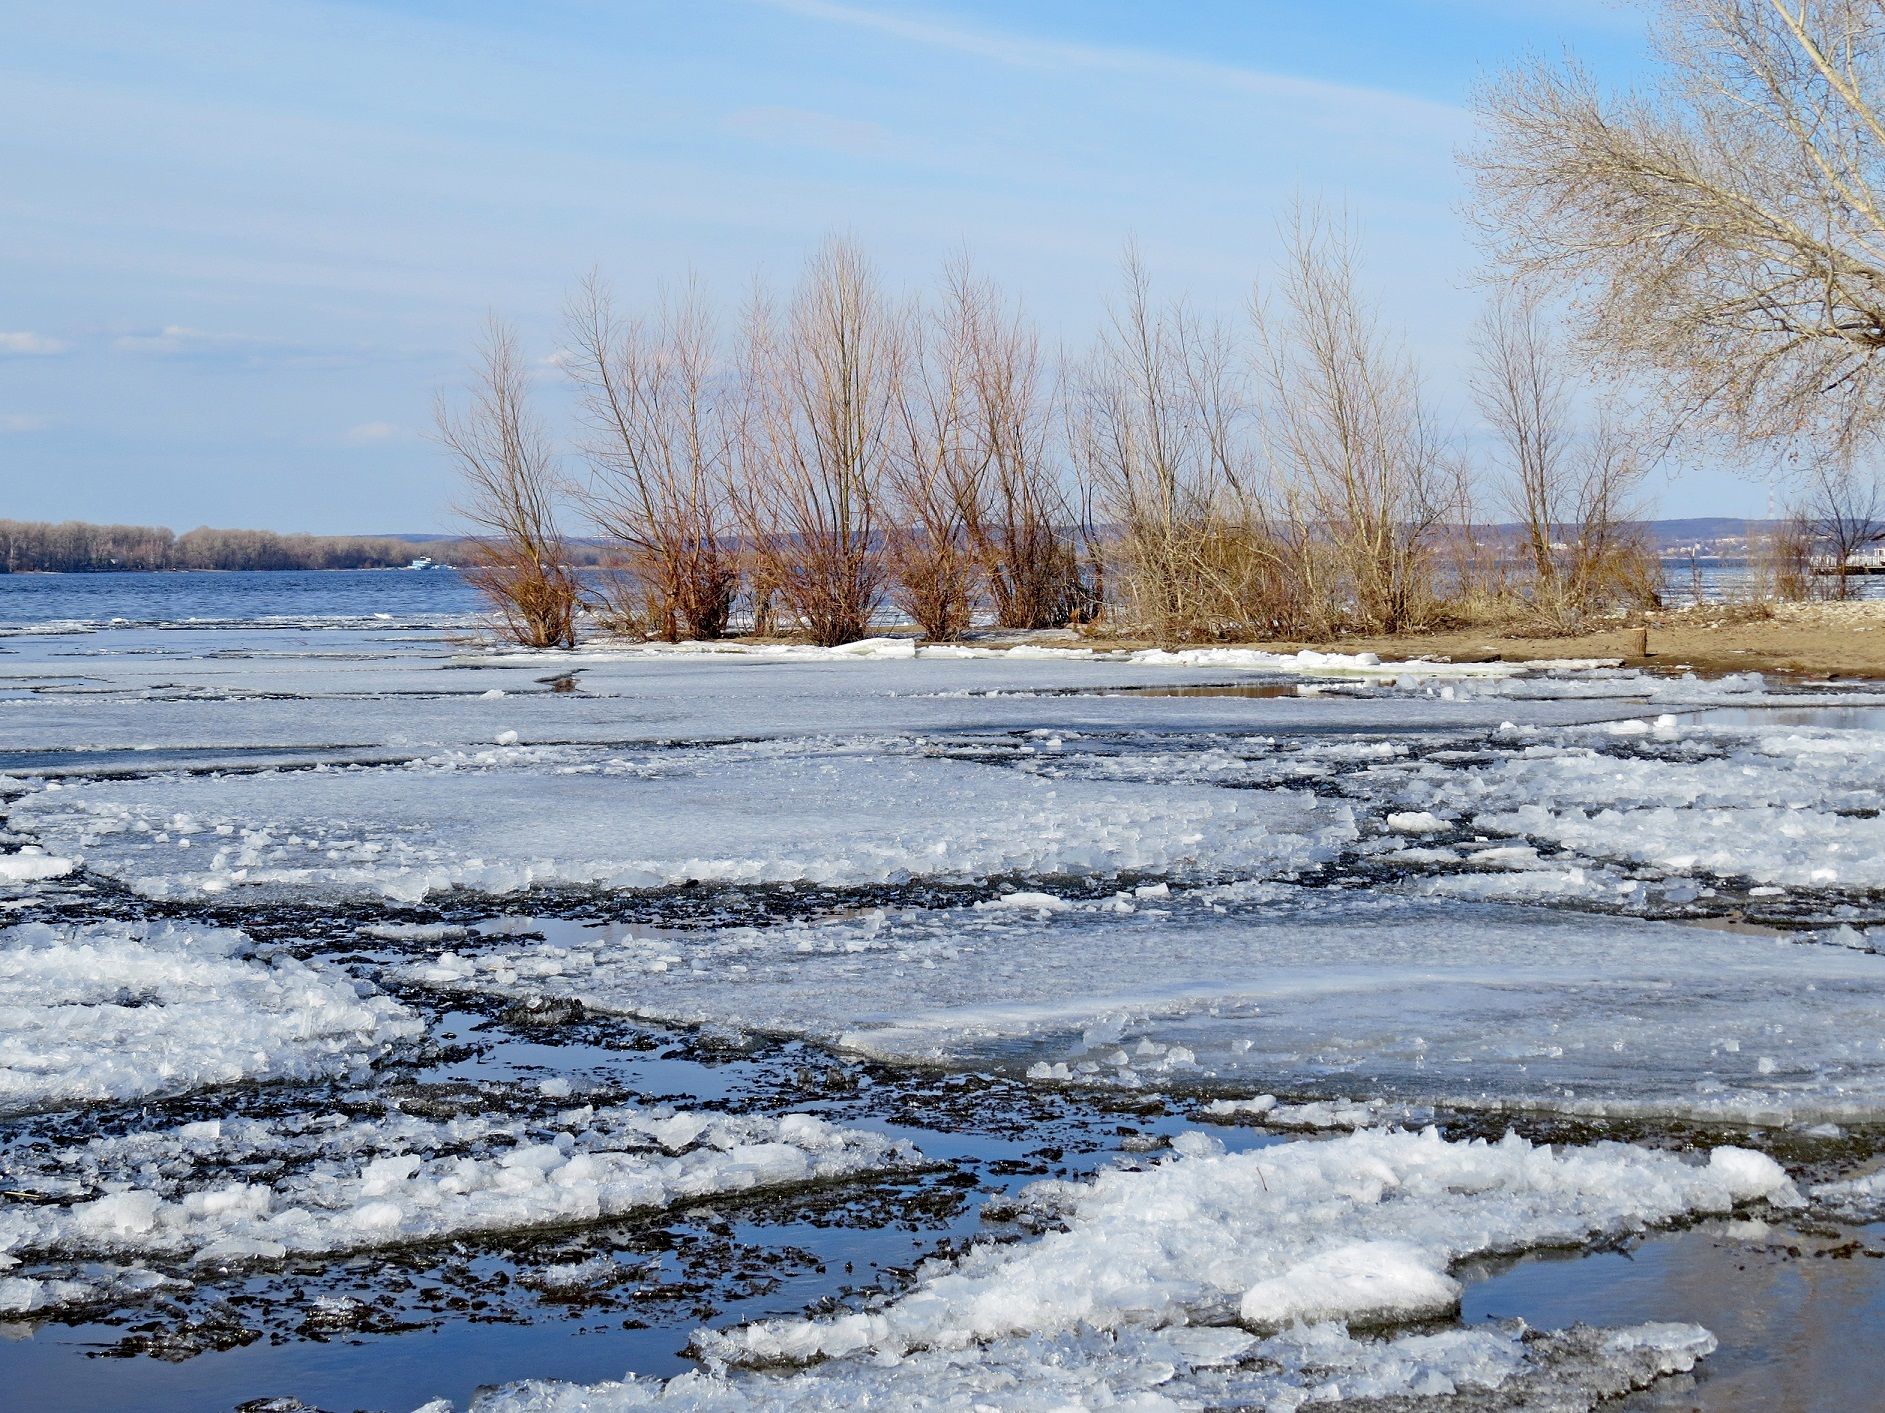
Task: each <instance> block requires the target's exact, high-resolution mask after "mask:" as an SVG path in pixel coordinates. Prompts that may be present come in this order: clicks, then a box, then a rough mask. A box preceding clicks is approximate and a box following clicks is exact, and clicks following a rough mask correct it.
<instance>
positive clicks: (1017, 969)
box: [404, 886, 1885, 1122]
mask: <svg viewBox="0 0 1885 1413" xmlns="http://www.w3.org/2000/svg"><path fill="white" fill-rule="evenodd" d="M547 926H549V928H550V931H551V934H552V935H551V937H550V938H549V939H548V940H546V941H542V942H523V943H516V942H510V941H507V940H506V939H503V938H501V937H491V938H483V939H472V941H471V942H470V943H452V944H449V945H448V946H446V947H444V948H442V949H441V950H440V952H439V954H438V955H437V956H436V957H435V958H434V959H433V960H429V961H424V962H419V963H415V964H413V965H411V966H410V967H408V968H407V969H406V971H405V973H404V974H405V975H406V976H407V977H408V978H410V979H412V980H416V981H418V982H420V983H421V984H425V985H429V986H434V987H438V988H441V989H445V990H448V991H449V990H455V989H461V988H462V989H467V990H474V991H484V992H489V993H493V994H497V995H503V996H514V995H518V994H526V995H528V994H541V995H550V996H562V997H577V998H580V999H581V1000H582V1001H583V1003H584V1004H585V1005H586V1006H588V1007H591V1008H593V1009H598V1010H614V1011H618V1012H622V1013H627V1014H633V1015H638V1016H644V1017H649V1018H654V1019H663V1020H677V1021H683V1022H687V1023H690V1024H707V1025H720V1026H733V1027H746V1028H753V1029H760V1030H786V1031H792V1032H797V1033H802V1034H807V1035H811V1036H815V1037H818V1038H820V1039H822V1040H825V1041H827V1042H830V1043H835V1044H841V1045H844V1046H847V1047H849V1048H852V1049H855V1050H858V1051H861V1052H864V1053H867V1054H871V1055H875V1056H880V1057H884V1058H889V1059H896V1060H904V1061H917V1062H946V1063H957V1064H968V1065H974V1066H977V1067H982V1066H989V1065H994V1066H998V1067H1006V1068H1009V1069H1012V1070H1015V1071H1026V1070H1032V1071H1033V1072H1034V1073H1035V1074H1036V1077H1038V1078H1041V1079H1044V1080H1063V1081H1074V1082H1082V1083H1104V1084H1125V1085H1133V1086H1150V1087H1160V1088H1168V1089H1169V1088H1179V1089H1188V1088H1203V1089H1207V1090H1211V1091H1214V1092H1217V1093H1220V1094H1221V1093H1226V1092H1228V1093H1231V1094H1235V1095H1242V1094H1248V1093H1251V1092H1256V1091H1264V1092H1267V1091H1271V1090H1284V1091H1302V1090H1310V1091H1322V1092H1327V1093H1331V1094H1335V1095H1346V1096H1349V1097H1366V1096H1368V1095H1375V1094H1388V1095H1394V1096H1399V1097H1402V1098H1409V1099H1415V1100H1422V1101H1427V1102H1434V1101H1442V1100H1444V1101H1449V1102H1454V1103H1467V1104H1475V1105H1492V1106H1495V1107H1506V1106H1511V1107H1520V1108H1524V1107H1539V1108H1547V1109H1557V1110H1561V1111H1569V1112H1577V1113H1591V1114H1602V1113H1661V1114H1677V1115H1685V1116H1691V1117H1706V1118H1734V1119H1747V1120H1763V1121H1778V1122H1794V1121H1801V1120H1806V1119H1811V1118H1816V1117H1822V1118H1823V1117H1846V1118H1852V1117H1863V1116H1876V1115H1878V1114H1881V1113H1885V985H1882V983H1885V957H1880V956H1876V955H1873V954H1871V953H1869V952H1865V951H1859V950H1854V949H1852V948H1847V947H1839V946H1819V945H1813V944H1811V943H1808V942H1796V941H1787V940H1779V939H1775V938H1772V937H1763V936H1744V935H1736V934H1731V933H1725V932H1719V931H1713V930H1707V929H1702V928H1697V927H1691V926H1685V925H1681V924H1674V923H1648V922H1642V921H1639V920H1635V919H1628V918H1616V917H1597V916H1590V915H1583V914H1575V913H1563V912H1555V911H1549V910H1545V909H1536V908H1525V907H1511V906H1497V905H1479V906H1475V907H1473V908H1471V909H1470V910H1467V909H1465V908H1463V907H1462V906H1461V905H1459V904H1456V903H1420V902H1411V901H1408V900H1406V899H1404V898H1400V897H1398V896H1396V895H1394V894H1392V893H1387V894H1383V893H1369V892H1365V891H1347V892H1343V893H1339V894H1335V895H1329V894H1327V893H1325V892H1322V891H1321V890H1316V889H1311V888H1296V887H1286V886H1265V887H1260V888H1255V889H1253V888H1250V887H1227V888H1216V889H1211V888H1206V889H1198V890H1177V891H1173V890H1170V889H1168V888H1161V887H1157V886H1154V887H1150V888H1146V889H1143V890H1141V891H1136V892H1135V891H1127V892H1123V893H1121V894H1119V895H1118V896H1114V897H1109V898H1102V899H1099V900H1094V901H1071V900H1068V899H1065V898H1061V897H1057V896H1055V895H1053V894H1051V893H1049V894H1043V893H1038V892H1017V893H1015V894H1012V895H1010V896H1008V897H1006V898H1004V899H1002V900H1000V901H999V904H996V905H985V906H982V907H978V908H974V909H935V910H931V909H901V910H876V911H873V912H870V913H868V914H865V915H863V916H860V917H857V918H853V919H849V920H843V921H826V922H821V923H808V924H804V925H791V926H774V927H764V928H751V927H748V928H725V929H719V930H701V931H680V930H661V929H645V928H632V927H619V926H605V927H598V928H583V927H578V926H575V925H570V924H564V925H557V924H547Z"/></svg>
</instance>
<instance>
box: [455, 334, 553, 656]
mask: <svg viewBox="0 0 1885 1413" xmlns="http://www.w3.org/2000/svg"><path fill="white" fill-rule="evenodd" d="M435 417H436V421H437V425H438V439H439V443H440V444H441V445H442V446H444V448H445V449H446V450H447V451H448V452H449V453H450V454H451V456H452V458H453V460H454V461H456V462H457V464H458V469H459V473H460V476H461V478H462V481H463V484H464V488H465V500H464V502H463V504H462V506H461V507H460V513H461V514H462V515H463V516H464V518H465V519H466V520H468V521H470V522H471V524H473V525H474V526H476V527H477V528H478V529H479V530H480V531H481V532H482V534H481V536H480V538H479V539H477V540H475V541H473V542H472V543H473V547H474V550H475V556H474V558H473V560H472V562H471V563H470V564H469V565H468V566H467V567H466V569H465V576H466V578H468V579H469V580H470V581H471V582H472V584H473V585H475V586H476V587H477V588H478V589H479V590H480V591H481V592H482V593H483V594H484V595H485V597H486V598H487V599H489V600H490V602H491V605H492V606H493V607H494V608H495V609H496V610H497V612H498V615H499V616H500V617H501V618H502V619H503V621H504V625H505V627H506V629H507V630H508V631H509V633H510V635H511V637H513V638H515V639H516V640H517V641H518V642H519V643H521V644H523V645H524V646H526V647H533V648H549V647H568V646H572V645H573V644H574V643H575V641H576V607H577V602H578V585H577V581H576V576H575V573H574V571H572V570H571V569H570V567H569V563H568V555H567V554H566V552H565V550H564V546H563V537H562V534H561V532H560V531H559V530H558V529H557V525H556V513H555V506H554V491H555V475H556V473H555V463H554V453H553V452H552V450H551V448H550V441H549V437H548V435H547V434H546V433H545V431H544V429H543V426H542V424H541V423H540V422H539V421H538V420H537V417H536V415H535V413H534V412H533V411H532V410H531V407H530V403H529V398H528V395H527V384H526V378H525V374H524V369H523V363H522V360H521V358H520V356H519V354H518V352H517V338H516V335H515V333H513V332H512V330H511V329H510V328H509V326H507V325H505V324H503V323H501V322H500V321H498V320H497V319H492V320H490V321H489V322H488V323H487V325H486V326H485V334H484V341H483V343H482V345H481V346H480V347H479V349H478V354H477V363H476V365H475V368H474V371H473V377H472V382H471V385H470V387H469V388H468V389H467V390H466V405H465V406H464V407H463V408H462V409H454V408H453V407H451V406H450V405H448V404H447V403H446V402H445V400H444V399H443V398H441V399H440V400H439V403H438V406H437V408H436V413H435Z"/></svg>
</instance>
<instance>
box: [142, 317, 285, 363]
mask: <svg viewBox="0 0 1885 1413" xmlns="http://www.w3.org/2000/svg"><path fill="white" fill-rule="evenodd" d="M275 346H276V345H275V344H274V342H273V341H272V340H270V339H262V338H256V337H255V336H254V335H252V334H225V333H213V332H211V331H210V330H208V329H192V328H189V327H187V326H185V325H183V324H165V325H164V326H163V328H161V329H159V330H158V331H157V332H155V333H138V334H124V335H122V336H121V337H119V338H117V339H114V340H113V341H112V347H113V348H115V349H117V350H118V351H119V352H121V353H156V354H163V355H166V356H169V355H179V354H180V355H185V356H189V355H217V354H228V353H252V352H254V351H255V350H257V349H264V348H271V347H275Z"/></svg>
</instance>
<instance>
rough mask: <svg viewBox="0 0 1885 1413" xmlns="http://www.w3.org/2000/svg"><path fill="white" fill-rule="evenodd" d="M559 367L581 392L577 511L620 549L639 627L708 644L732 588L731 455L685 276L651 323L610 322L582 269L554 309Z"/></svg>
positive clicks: (726, 391) (697, 304)
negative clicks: (559, 326) (563, 348)
mask: <svg viewBox="0 0 1885 1413" xmlns="http://www.w3.org/2000/svg"><path fill="white" fill-rule="evenodd" d="M565 322H566V325H567V329H568V343H569V349H570V356H569V359H568V361H567V362H566V363H565V368H566V370H567V371H568V372H569V374H570V376H571V377H572V378H573V379H574V381H575V383H576V386H577V388H578V389H579V390H580V397H581V407H582V412H583V419H584V422H585V423H586V426H587V436H586V437H585V440H584V445H583V450H584V453H585V455H586V456H587V458H588V461H589V467H590V484H589V487H588V490H587V493H586V494H585V495H584V497H583V504H584V505H585V507H586V508H587V509H588V511H589V514H590V517H591V518H592V519H593V520H594V521H595V522H596V525H597V526H598V527H599V528H600V529H601V530H602V531H603V532H604V533H605V534H607V535H609V536H611V537H612V538H613V539H615V540H617V541H618V542H620V544H621V545H622V546H623V547H624V549H625V551H626V558H627V566H626V567H627V570H628V576H629V580H628V585H627V588H628V591H629V593H630V594H632V595H633V596H634V598H635V599H638V600H639V601H640V607H641V610H642V611H641V613H640V614H639V615H637V616H639V617H641V618H642V619H643V620H644V621H645V623H646V625H647V627H648V628H649V629H650V630H651V631H653V632H655V633H657V634H659V635H660V636H662V637H665V638H667V639H668V640H669V641H674V640H676V639H678V638H680V637H682V636H683V635H685V636H687V637H692V638H718V637H720V636H721V635H722V634H723V633H725V632H726V627H727V619H728V616H729V615H730V614H731V612H732V608H733V601H734V599H735V597H736V596H737V594H738V592H739V579H740V576H739V562H738V554H737V550H738V547H737V545H736V544H735V543H733V542H732V536H731V530H730V526H729V510H728V504H727V497H728V492H727V479H728V475H729V473H730V456H731V449H730V445H729V435H728V426H727V421H726V419H725V418H724V417H723V416H722V412H723V406H722V403H723V401H724V399H726V398H728V397H731V396H732V395H733V389H732V388H731V387H730V386H729V385H728V383H727V380H726V379H724V378H718V379H717V378H716V375H715V368H714V337H713V325H712V321H711V319H710V318H709V316H708V314H707V310H706V303H705V300H704V299H703V297H702V293H701V290H700V288H699V286H698V285H697V284H695V283H694V282H693V281H691V280H690V281H689V282H688V283H687V284H686V285H684V286H683V287H682V288H681V290H680V291H679V292H678V294H672V295H670V294H666V293H664V294H663V296H662V299H661V302H660V305H659V308H658V310H657V313H656V315H655V318H654V320H653V321H652V322H649V321H645V320H642V319H624V318H622V317H621V316H619V315H618V314H617V313H616V311H615V307H614V301H613V300H612V298H611V297H610V294H609V290H608V287H607V286H606V285H605V284H604V283H603V282H602V280H601V279H600V277H599V276H597V275H594V274H591V275H590V276H589V277H588V278H587V279H585V280H584V281H583V282H582V284H581V285H580V286H578V288H577V290H576V292H575V293H574V294H573V295H572V296H571V298H570V301H569V304H568V307H567V309H566V311H565Z"/></svg>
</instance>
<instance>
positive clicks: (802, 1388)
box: [420, 1324, 1715, 1413]
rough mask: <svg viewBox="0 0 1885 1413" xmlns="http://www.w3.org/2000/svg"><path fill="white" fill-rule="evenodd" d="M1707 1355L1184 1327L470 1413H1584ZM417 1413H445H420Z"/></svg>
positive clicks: (1708, 1348) (582, 1388) (1677, 1343)
mask: <svg viewBox="0 0 1885 1413" xmlns="http://www.w3.org/2000/svg"><path fill="white" fill-rule="evenodd" d="M1714 1348H1715V1340H1714V1337H1713V1336H1711V1335H1710V1334H1709V1333H1708V1332H1707V1331H1706V1330H1704V1329H1701V1328H1700V1327H1698V1326H1695V1325H1684V1324H1654V1325H1638V1326H1632V1327H1629V1328H1626V1329H1619V1330H1592V1329H1583V1328H1579V1329H1575V1330H1571V1331H1566V1332H1562V1333H1546V1334H1538V1333H1534V1332H1530V1331H1526V1330H1525V1329H1524V1328H1523V1327H1522V1326H1519V1325H1516V1324H1513V1325H1498V1326H1491V1325H1482V1326H1478V1327H1475V1328H1472V1329H1454V1330H1443V1331H1439V1332H1437V1333H1431V1334H1407V1335H1400V1336H1398V1337H1396V1338H1393V1339H1361V1338H1356V1337H1355V1336H1353V1335H1351V1334H1350V1333H1349V1332H1348V1331H1346V1330H1345V1329H1343V1328H1342V1327H1341V1326H1339V1325H1334V1324H1321V1325H1309V1326H1299V1327H1296V1328H1294V1329H1291V1330H1288V1331H1284V1332H1281V1333H1279V1334H1275V1335H1272V1336H1270V1337H1269V1338H1266V1339H1258V1338H1256V1337H1255V1336H1252V1335H1250V1334H1247V1333H1245V1332H1243V1331H1241V1330H1234V1329H1225V1328H1214V1327H1209V1326H1202V1327H1200V1326H1192V1327H1183V1328H1171V1329H1162V1330H1145V1329H1133V1328H1128V1329H1122V1330H1119V1331H1116V1332H1108V1333H1106V1334H1104V1335H1095V1334H1078V1335H1074V1334H1063V1335H1037V1336H1029V1337H1026V1338H1020V1339H1008V1340H1000V1341H997V1342H995V1343H992V1344H988V1345H983V1346H977V1347H973V1348H969V1349H960V1350H955V1349H949V1350H925V1351H922V1352H919V1353H915V1354H909V1355H905V1356H903V1357H901V1358H894V1359H876V1360H869V1361H866V1360H861V1359H857V1360H836V1361H832V1362H829V1363H825V1364H821V1365H818V1366H817V1367H815V1368H812V1369H808V1370H804V1371H801V1372H797V1373H792V1374H789V1375H784V1376H778V1375H771V1374H761V1373H751V1372H745V1371H736V1372H734V1373H732V1374H713V1373H688V1374H682V1375H680V1376H678V1377H676V1378H674V1379H670V1380H667V1381H665V1382H664V1381H661V1380H656V1379H637V1378H634V1377H633V1376H630V1377H629V1378H628V1379H626V1380H624V1381H622V1382H619V1383H604V1384H590V1385H580V1384H559V1383H550V1382H530V1383H521V1384H514V1385H510V1386H508V1387H505V1388H500V1389H496V1390H492V1391H488V1392H484V1393H481V1394H479V1396H478V1397H477V1398H476V1399H475V1400H474V1401H473V1402H472V1404H471V1413H631V1410H641V1409H656V1410H661V1413H810V1410H825V1411H826V1413H829V1411H830V1410H836V1409H853V1408H883V1409H897V1410H900V1411H901V1410H908V1413H1072V1410H1087V1409H1092V1410H1102V1409H1103V1410H1122V1411H1127V1410H1129V1413H1202V1410H1204V1409H1206V1408H1264V1409H1274V1410H1291V1409H1295V1408H1299V1407H1301V1406H1303V1405H1305V1404H1310V1403H1314V1404H1327V1403H1340V1402H1344V1401H1347V1400H1350V1399H1397V1398H1408V1399H1428V1398H1447V1397H1450V1396H1452V1395H1456V1394H1457V1395H1462V1396H1465V1397H1468V1398H1470V1397H1472V1396H1473V1395H1475V1394H1493V1393H1496V1394H1497V1401H1496V1404H1495V1405H1494V1406H1500V1407H1524V1408H1534V1409H1552V1410H1581V1409H1589V1408H1593V1407H1595V1406H1596V1405H1597V1403H1598V1402H1599V1401H1600V1400H1602V1399H1605V1398H1610V1397H1615V1396H1616V1395H1619V1394H1622V1393H1627V1392H1629V1391H1631V1390H1632V1389H1638V1388H1644V1387H1647V1386H1648V1385H1649V1384H1651V1383H1652V1382H1653V1381H1654V1380H1655V1379H1657V1378H1658V1377H1661V1376H1663V1375H1667V1374H1673V1373H1686V1372H1687V1371H1689V1370H1691V1369H1693V1368H1694V1367H1695V1366H1696V1364H1697V1363H1698V1362H1699V1361H1700V1360H1701V1359H1703V1358H1705V1357H1706V1356H1707V1355H1708V1354H1710V1353H1712V1352H1713V1350H1714ZM420 1413H449V1405H445V1404H441V1403H435V1404H429V1405H427V1407H426V1409H423V1410H420Z"/></svg>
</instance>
